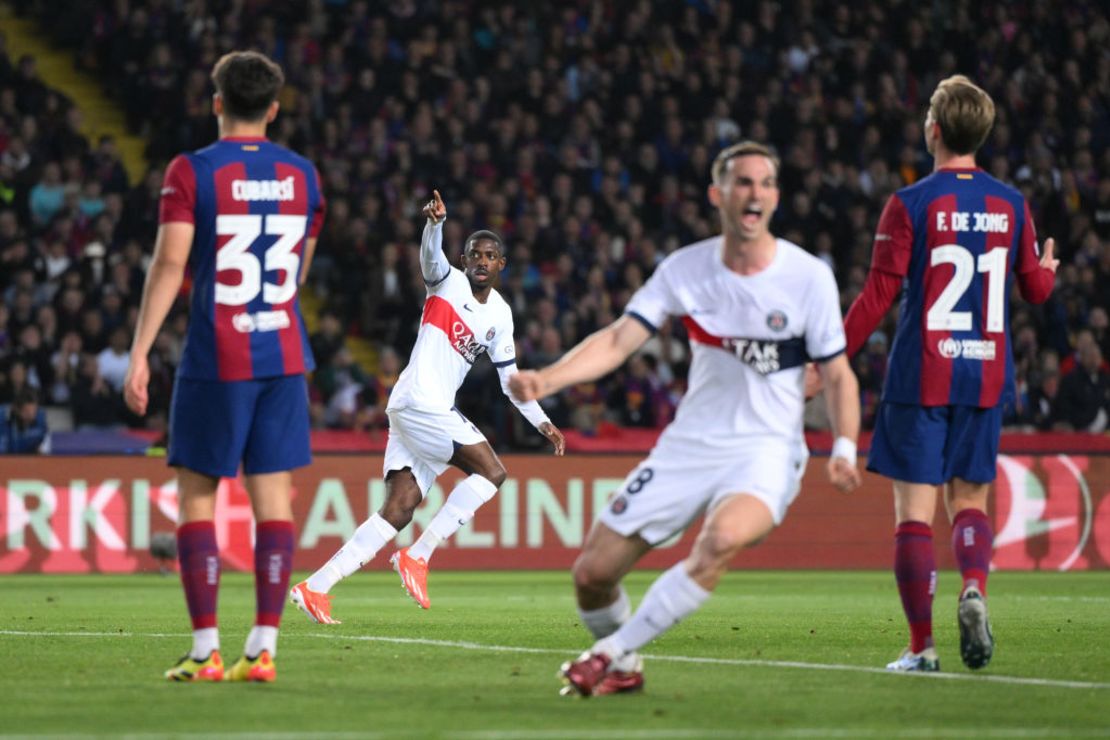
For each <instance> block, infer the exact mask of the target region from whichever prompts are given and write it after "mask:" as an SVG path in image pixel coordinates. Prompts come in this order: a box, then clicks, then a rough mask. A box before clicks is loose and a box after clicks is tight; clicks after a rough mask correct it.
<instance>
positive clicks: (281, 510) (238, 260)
mask: <svg viewBox="0 0 1110 740" xmlns="http://www.w3.org/2000/svg"><path fill="white" fill-rule="evenodd" d="M212 81H213V82H214V83H215V86H216V95H215V97H214V98H213V102H212V110H213V112H214V113H215V115H216V118H217V121H218V122H219V136H220V138H219V141H217V142H216V143H215V144H213V145H211V146H209V147H207V148H205V149H201V150H199V151H196V152H191V153H188V154H182V155H180V156H178V157H177V158H176V159H174V160H173V161H172V162H171V163H170V166H169V168H168V169H167V171H166V177H165V183H164V186H163V188H162V201H161V206H160V209H159V224H160V225H159V227H158V235H157V239H156V241H155V245H154V259H153V261H152V263H151V265H150V271H149V273H148V274H147V279H146V286H145V288H144V290H143V299H142V307H141V308H140V311H139V319H138V325H137V326H136V329H135V341H134V343H133V345H132V347H131V364H130V367H129V368H128V371H127V378H126V380H125V381H124V397H125V399H126V401H127V405H128V406H129V407H130V408H131V410H132V411H134V412H135V413H137V414H143V413H145V412H146V407H147V385H148V383H149V380H150V368H149V367H148V365H147V354H148V353H149V352H150V348H151V345H152V344H153V342H154V339H155V336H156V335H157V334H158V330H159V328H160V327H161V325H162V322H163V321H164V320H165V318H166V314H167V313H168V312H169V310H170V308H171V307H172V305H173V302H174V299H175V297H176V296H177V293H178V291H179V290H180V288H181V283H182V279H183V277H184V272H185V268H186V266H188V267H189V268H190V269H191V272H192V278H193V287H192V299H191V303H190V317H189V328H188V334H187V336H186V340H185V349H184V352H183V354H182V358H181V366H180V367H179V368H178V370H177V377H176V379H175V383H174V391H173V401H172V406H171V411H170V449H169V463H170V465H173V466H175V467H177V471H178V472H177V486H178V488H177V490H178V500H179V505H180V514H179V519H178V530H177V550H178V559H179V561H180V564H181V581H182V584H183V585H184V587H185V602H186V604H187V605H188V607H189V615H190V616H191V618H192V622H193V647H192V649H191V650H190V651H189V653H188V654H187V655H186V656H185V657H184V658H182V659H181V661H180V662H178V664H177V665H175V666H174V667H173V668H171V669H170V670H168V671H166V678H169V679H171V680H175V681H219V680H222V679H223V678H224V666H223V663H222V661H221V659H220V653H219V648H220V642H219V633H218V631H217V627H216V594H217V589H218V587H219V578H220V559H219V548H218V546H217V544H216V528H215V525H214V523H213V519H214V516H215V502H216V487H217V484H218V483H219V481H220V478H221V477H235V476H236V475H237V474H238V470H239V464H240V462H242V464H243V472H244V473H245V475H246V487H247V491H248V493H249V494H250V499H251V506H252V507H253V510H254V519H255V522H256V529H255V535H256V541H255V548H254V569H255V596H256V602H257V612H256V617H255V626H254V628H253V629H252V630H251V631H250V635H249V636H248V637H247V643H246V648H245V650H244V654H243V656H242V657H241V658H240V659H239V661H238V662H236V663H235V664H234V665H233V666H232V667H231V668H230V669H229V671H228V674H227V678H228V679H229V680H232V681H272V680H274V678H276V676H277V670H276V668H275V665H274V657H275V655H276V653H277V632H278V625H279V624H280V621H281V612H282V607H283V606H284V600H285V592H286V589H287V588H288V587H289V572H290V568H291V565H292V560H293V512H292V508H291V506H290V495H289V493H290V486H291V476H290V473H289V471H290V470H292V469H293V468H298V467H301V466H303V465H307V464H308V463H309V462H310V461H311V455H310V452H309V438H308V424H309V421H308V388H307V385H306V383H305V372H306V371H308V370H311V369H312V367H313V362H312V352H311V350H310V349H309V346H308V341H307V339H306V332H305V329H304V321H303V320H302V318H301V313H300V308H299V306H298V303H297V293H298V288H299V286H300V284H301V283H303V281H304V278H305V276H306V275H307V273H308V265H309V262H310V260H311V259H312V253H313V251H314V249H315V247H316V235H317V234H318V233H319V231H320V226H321V223H322V221H323V216H324V198H323V195H322V194H321V192H320V183H319V176H318V174H317V172H316V169H315V168H314V167H313V166H312V163H310V162H309V161H308V160H306V159H304V158H303V157H300V156H298V155H296V154H294V153H293V152H291V151H289V150H287V149H285V148H283V147H280V146H277V145H276V144H272V143H270V142H269V141H267V140H266V125H267V124H268V123H270V122H271V121H273V120H274V117H275V116H276V115H277V112H278V103H277V96H278V93H279V92H280V90H281V87H282V85H283V84H284V76H283V75H282V71H281V68H280V67H279V66H278V65H276V64H274V63H273V62H272V61H270V60H269V59H268V58H266V57H265V56H263V55H262V54H259V53H257V52H233V53H230V54H227V55H225V56H224V57H222V58H221V59H220V60H219V61H218V62H217V63H216V66H215V68H214V69H213V71H212Z"/></svg>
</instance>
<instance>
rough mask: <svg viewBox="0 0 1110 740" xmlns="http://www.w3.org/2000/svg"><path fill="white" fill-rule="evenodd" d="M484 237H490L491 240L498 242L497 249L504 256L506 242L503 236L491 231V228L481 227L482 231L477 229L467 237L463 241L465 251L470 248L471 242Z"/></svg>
mask: <svg viewBox="0 0 1110 740" xmlns="http://www.w3.org/2000/svg"><path fill="white" fill-rule="evenodd" d="M482 239H489V240H490V241H491V242H493V243H494V244H496V245H497V251H498V252H500V253H501V254H502V256H504V254H505V242H503V241H501V237H500V236H498V235H497V234H496V233H495V232H493V231H490V230H489V229H481V230H480V231H475V232H474V233H473V234H471V235H470V236H468V237H466V241H465V242H463V252H466V251H467V250H469V249H470V245H471V244H473V243H474V242H476V241H480V240H482Z"/></svg>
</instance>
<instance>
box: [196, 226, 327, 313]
mask: <svg viewBox="0 0 1110 740" xmlns="http://www.w3.org/2000/svg"><path fill="white" fill-rule="evenodd" d="M307 224H308V218H307V217H305V216H289V215H284V214H270V215H268V216H256V215H233V216H232V215H223V216H216V235H217V236H230V237H231V238H230V239H228V241H227V242H226V243H225V244H224V245H223V246H222V247H220V248H219V249H217V250H216V273H217V278H216V303H220V304H223V305H227V306H245V305H246V304H248V303H250V302H251V301H253V300H254V299H255V298H257V297H258V294H259V293H262V300H264V301H266V303H269V304H270V305H271V306H276V305H280V304H282V303H286V302H288V301H290V300H292V298H293V296H295V295H296V294H297V277H298V273H299V270H300V266H301V258H300V256H298V255H297V254H296V253H295V252H294V251H293V250H295V249H296V248H297V245H298V244H300V243H301V241H302V240H303V239H304V237H305V229H306V227H307ZM263 233H265V234H266V236H276V237H277V240H276V241H275V242H274V243H273V244H272V245H270V247H269V248H268V249H267V250H266V251H265V253H264V254H263V257H262V259H261V260H259V258H258V256H257V255H255V254H254V252H252V251H251V246H253V245H254V243H255V241H256V240H257V239H258V238H259V237H260V236H262V234H263ZM227 270H234V271H235V272H238V273H239V283H238V284H237V285H233V284H228V283H222V282H220V281H219V273H221V272H224V271H227ZM263 270H265V271H266V272H273V271H280V273H281V274H280V277H279V282H277V283H271V282H264V281H263V279H262V277H263Z"/></svg>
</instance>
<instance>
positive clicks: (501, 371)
mask: <svg viewBox="0 0 1110 740" xmlns="http://www.w3.org/2000/svg"><path fill="white" fill-rule="evenodd" d="M519 372H520V371H519V370H518V369H517V366H516V363H513V364H511V365H505V366H504V367H499V368H497V376H498V377H499V378H500V379H501V390H502V392H504V394H505V395H506V396H508V397H509V400H510V401H512V402H513V405H514V406H516V408H517V410H518V411H520V413H521V415H522V416H523V417H524V418H525V419H527V420H528V422H529V423H530V424H531V425H532V426H534V427H535V428H536V430H537V431H538V432H539V433H540V434H542V435H543V436H545V437H547V439H548V441H549V442H551V444H552V445H553V446H554V447H555V454H556V455H562V454H563V451H564V450H566V441H565V440H564V439H563V433H562V432H560V431H559V428H558V427H557V426H555V425H554V424H552V423H551V420H550V419H548V418H547V414H546V413H544V410H543V409H542V408H540V404H539V402H538V401H536V400H531V401H520V400H518V399H517V398H516V397H515V396H514V395H513V394H512V393H511V392H510V391H509V381H510V379H511V378H512V377H513V376H514V375H516V374H518V373H519Z"/></svg>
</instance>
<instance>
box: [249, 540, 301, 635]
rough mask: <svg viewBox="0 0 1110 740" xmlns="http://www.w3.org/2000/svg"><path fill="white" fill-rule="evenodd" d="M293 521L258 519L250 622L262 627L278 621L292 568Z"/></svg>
mask: <svg viewBox="0 0 1110 740" xmlns="http://www.w3.org/2000/svg"><path fill="white" fill-rule="evenodd" d="M293 543H294V535H293V522H286V521H277V520H273V521H268V522H259V523H258V527H257V528H256V529H255V543H254V599H255V605H256V610H257V611H256V613H255V620H254V623H255V624H257V625H263V626H266V627H277V626H279V625H280V624H281V610H282V609H283V608H284V607H285V596H286V593H287V592H288V591H289V574H290V573H291V572H292V570H293Z"/></svg>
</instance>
